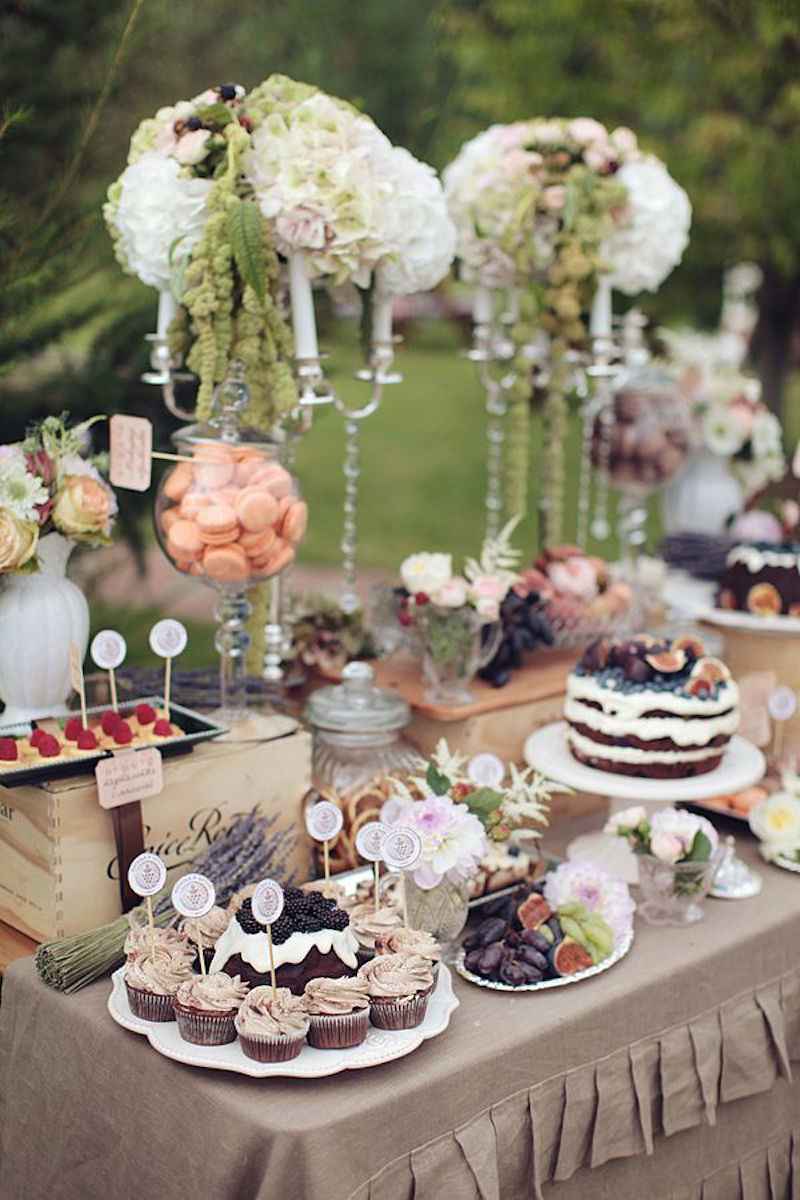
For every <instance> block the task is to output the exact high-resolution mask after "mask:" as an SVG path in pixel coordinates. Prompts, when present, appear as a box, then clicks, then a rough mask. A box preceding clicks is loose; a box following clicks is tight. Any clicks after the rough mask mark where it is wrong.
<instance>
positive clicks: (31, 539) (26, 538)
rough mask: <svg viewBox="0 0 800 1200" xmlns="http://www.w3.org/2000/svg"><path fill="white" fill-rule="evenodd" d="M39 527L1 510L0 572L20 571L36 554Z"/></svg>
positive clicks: (5, 510)
mask: <svg viewBox="0 0 800 1200" xmlns="http://www.w3.org/2000/svg"><path fill="white" fill-rule="evenodd" d="M38 541H39V526H38V525H36V524H35V523H34V522H33V521H20V519H19V518H18V517H15V516H14V514H13V513H11V512H9V511H8V510H7V509H0V571H18V570H19V569H20V567H24V566H25V563H26V562H29V561H30V559H31V558H32V557H33V555H34V554H35V552H36V546H37V543H38Z"/></svg>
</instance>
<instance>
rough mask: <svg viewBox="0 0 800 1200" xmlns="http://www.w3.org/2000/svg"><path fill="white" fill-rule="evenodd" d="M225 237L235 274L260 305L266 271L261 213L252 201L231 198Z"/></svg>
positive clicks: (263, 292) (263, 293)
mask: <svg viewBox="0 0 800 1200" xmlns="http://www.w3.org/2000/svg"><path fill="white" fill-rule="evenodd" d="M227 220H228V238H229V240H230V244H231V249H232V250H233V257H234V260H235V262H236V266H237V267H238V269H239V274H240V275H241V277H242V279H243V280H244V281H245V283H248V284H249V285H250V287H251V288H252V289H253V291H254V292H255V294H256V295H257V296H258V298H259V300H260V301H261V303H262V304H263V303H264V298H265V295H266V286H267V282H266V281H267V268H266V261H265V255H264V237H263V224H262V220H261V213H260V212H259V211H258V208H257V207H256V204H255V202H254V201H252V200H240V199H239V198H238V196H236V197H232V199H231V202H230V204H229V207H228V218H227Z"/></svg>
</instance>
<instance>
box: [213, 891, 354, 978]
mask: <svg viewBox="0 0 800 1200" xmlns="http://www.w3.org/2000/svg"><path fill="white" fill-rule="evenodd" d="M272 945H273V954H274V959H275V976H276V981H277V984H278V987H284V988H289V990H290V991H292V992H293V993H294V994H295V995H296V996H301V995H302V994H303V990H304V988H305V986H306V984H307V983H308V981H309V979H320V978H328V979H336V978H338V977H339V976H342V975H355V973H356V968H357V966H358V959H357V957H356V950H357V949H358V942H357V941H356V937H355V934H354V933H353V931H352V929H351V928H350V918H349V917H348V915H347V913H346V912H345V911H344V910H343V909H341V908H339V907H338V905H337V904H336V901H335V900H332V899H329V898H328V897H326V896H324V895H323V894H322V892H303V891H301V890H300V888H296V887H287V888H285V889H284V909H283V912H282V913H281V915H280V917H279V918H278V920H277V921H275V923H274V924H273V926H272ZM210 970H211V972H212V973H213V972H215V971H226V972H227V974H228V975H239V976H240V977H241V978H242V979H243V980H245V981H246V982H247V983H248V984H249V985H250V986H251V987H259V986H260V985H261V984H263V983H266V982H269V943H268V939H267V933H266V930H265V928H264V926H263V925H260V924H259V922H258V921H257V920H256V919H255V917H254V916H253V908H252V902H251V900H250V898H249V897H246V898H244V899H243V900H242V902H241V904H240V905H239V906H238V908H237V909H236V911H235V912H234V914H233V916H232V917H231V920H230V924H229V925H228V928H227V929H226V930H225V932H224V933H223V934H222V936H221V937H220V938H219V940H218V941H217V944H216V948H215V951H214V957H213V959H212V960H211V967H210Z"/></svg>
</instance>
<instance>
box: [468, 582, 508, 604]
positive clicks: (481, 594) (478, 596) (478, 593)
mask: <svg viewBox="0 0 800 1200" xmlns="http://www.w3.org/2000/svg"><path fill="white" fill-rule="evenodd" d="M470 591H471V593H472V598H473V600H474V601H475V605H476V607H477V604H478V602H479V601H481V600H491V601H492V602H493V603H494V604H496V605H498V606H499V605H500V603H501V602H502V601H503V599H504V598H505V595H506V592H507V591H508V583H507V581H506V580H505V579H501V578H500V577H499V576H497V575H478V576H476V578H475V579H473V580H472V584H471V587H470Z"/></svg>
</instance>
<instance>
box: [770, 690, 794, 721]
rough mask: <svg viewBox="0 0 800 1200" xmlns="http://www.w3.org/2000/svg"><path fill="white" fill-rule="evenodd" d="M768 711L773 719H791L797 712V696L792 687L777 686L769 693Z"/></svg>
mask: <svg viewBox="0 0 800 1200" xmlns="http://www.w3.org/2000/svg"><path fill="white" fill-rule="evenodd" d="M767 711H768V712H769V715H770V716H771V717H772V719H773V721H790V720H791V719H792V717H793V716H794V714H795V713H796V712H797V696H796V695H795V693H794V692H793V691H792V689H791V688H790V687H776V688H775V691H774V692H770V694H769V699H768V700H767Z"/></svg>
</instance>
